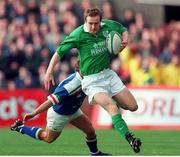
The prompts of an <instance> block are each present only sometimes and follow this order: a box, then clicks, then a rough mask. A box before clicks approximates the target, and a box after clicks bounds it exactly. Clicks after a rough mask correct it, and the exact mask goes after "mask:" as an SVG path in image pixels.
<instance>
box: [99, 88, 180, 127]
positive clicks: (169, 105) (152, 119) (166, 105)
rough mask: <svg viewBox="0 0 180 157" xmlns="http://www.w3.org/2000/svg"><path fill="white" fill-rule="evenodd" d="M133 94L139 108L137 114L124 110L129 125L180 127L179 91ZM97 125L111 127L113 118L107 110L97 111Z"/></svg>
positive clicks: (138, 91) (161, 90)
mask: <svg viewBox="0 0 180 157" xmlns="http://www.w3.org/2000/svg"><path fill="white" fill-rule="evenodd" d="M131 92H132V94H133V95H134V96H135V98H136V100H137V103H138V106H139V108H138V110H137V111H136V112H130V111H126V110H122V116H123V118H124V119H125V121H126V122H127V123H128V125H130V126H131V125H133V126H141V125H142V126H143V125H151V126H163V125H164V126H165V125H169V126H180V90H179V89H177V90H176V89H172V90H171V89H133V90H131ZM105 119H106V121H105ZM107 119H108V120H107ZM97 123H98V124H97V125H98V126H106V125H110V123H111V117H110V116H109V115H108V114H107V112H106V111H105V110H103V109H99V110H98V111H97Z"/></svg>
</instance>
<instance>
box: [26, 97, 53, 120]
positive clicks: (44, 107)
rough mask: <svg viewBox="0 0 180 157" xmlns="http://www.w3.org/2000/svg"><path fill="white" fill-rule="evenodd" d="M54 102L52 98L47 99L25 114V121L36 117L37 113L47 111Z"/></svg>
mask: <svg viewBox="0 0 180 157" xmlns="http://www.w3.org/2000/svg"><path fill="white" fill-rule="evenodd" d="M52 105H53V104H52V103H51V101H50V100H46V101H45V102H44V103H42V104H41V105H40V106H39V107H37V108H36V109H35V110H34V111H33V112H31V113H27V114H25V116H24V118H23V121H24V122H25V121H28V120H30V119H32V118H33V117H35V116H36V115H38V114H40V113H42V112H44V111H47V110H48V109H49V108H50V107H51V106H52Z"/></svg>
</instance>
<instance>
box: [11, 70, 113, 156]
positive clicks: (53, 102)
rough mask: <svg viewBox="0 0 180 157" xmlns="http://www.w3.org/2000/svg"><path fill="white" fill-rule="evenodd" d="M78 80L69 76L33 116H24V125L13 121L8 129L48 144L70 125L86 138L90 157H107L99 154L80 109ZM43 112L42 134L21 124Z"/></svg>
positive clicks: (90, 129)
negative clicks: (44, 119) (44, 121)
mask: <svg viewBox="0 0 180 157" xmlns="http://www.w3.org/2000/svg"><path fill="white" fill-rule="evenodd" d="M81 80H82V78H81V76H80V75H79V73H78V72H76V73H74V74H72V75H70V76H69V77H68V78H66V79H65V80H64V81H62V82H61V83H60V84H59V85H58V86H57V88H56V89H55V91H54V93H53V94H50V95H49V96H48V99H47V100H46V101H45V102H44V103H42V104H41V105H40V106H39V107H38V108H37V109H36V110H35V111H34V112H32V113H27V114H26V115H25V116H24V119H23V122H22V121H21V120H16V121H15V123H14V124H13V125H11V127H10V129H11V130H12V131H17V132H20V133H22V134H26V135H28V136H30V137H32V138H35V139H39V140H43V141H45V142H48V143H51V142H53V141H55V140H56V139H57V137H58V136H59V135H60V134H61V132H62V130H63V128H64V126H65V125H66V124H67V123H71V124H72V125H74V126H76V127H77V128H79V129H80V130H82V131H83V132H84V133H85V134H86V144H87V146H88V148H89V150H90V154H91V155H110V154H107V153H103V152H101V151H99V150H98V148H97V139H96V134H95V130H94V128H93V126H92V124H91V122H90V121H89V119H88V118H87V116H86V115H85V114H83V112H82V111H81V109H80V107H81V105H82V102H83V100H84V99H85V97H86V95H85V94H84V93H83V92H82V90H81ZM46 110H48V112H47V126H46V129H45V130H44V129H42V128H38V127H30V126H26V125H24V122H26V121H28V120H29V119H31V118H33V117H35V116H36V115H38V114H40V113H41V112H43V111H46Z"/></svg>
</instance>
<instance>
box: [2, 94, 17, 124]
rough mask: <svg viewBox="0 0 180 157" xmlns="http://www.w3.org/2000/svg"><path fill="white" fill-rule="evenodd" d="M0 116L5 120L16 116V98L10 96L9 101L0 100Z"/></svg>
mask: <svg viewBox="0 0 180 157" xmlns="http://www.w3.org/2000/svg"><path fill="white" fill-rule="evenodd" d="M0 104H1V105H0V118H2V119H3V120H7V119H10V118H16V117H17V108H16V99H15V98H14V97H12V98H11V99H10V100H9V101H8V100H4V101H2V102H0Z"/></svg>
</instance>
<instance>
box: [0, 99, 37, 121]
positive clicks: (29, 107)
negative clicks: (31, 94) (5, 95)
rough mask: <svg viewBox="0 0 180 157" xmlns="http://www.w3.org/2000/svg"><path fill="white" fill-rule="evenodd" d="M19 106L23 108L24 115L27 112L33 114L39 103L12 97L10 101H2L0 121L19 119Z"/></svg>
mask: <svg viewBox="0 0 180 157" xmlns="http://www.w3.org/2000/svg"><path fill="white" fill-rule="evenodd" d="M18 105H20V106H21V108H22V110H23V112H22V114H23V115H24V114H25V113H27V112H32V111H33V110H34V109H35V108H36V107H37V106H38V102H37V101H36V100H34V99H26V100H24V99H23V97H10V99H8V100H3V101H0V119H2V120H8V119H16V118H18V114H19V113H18ZM23 115H22V116H23Z"/></svg>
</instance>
